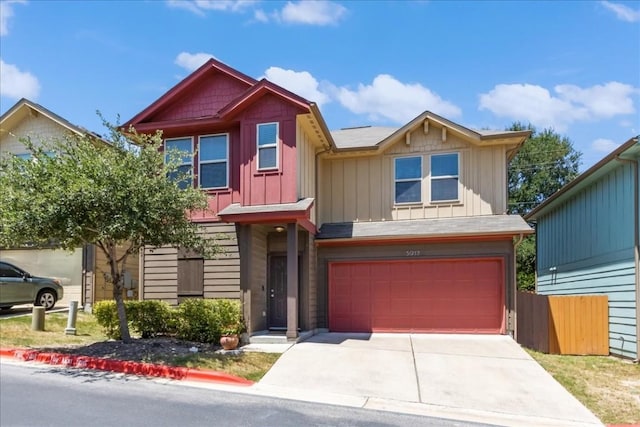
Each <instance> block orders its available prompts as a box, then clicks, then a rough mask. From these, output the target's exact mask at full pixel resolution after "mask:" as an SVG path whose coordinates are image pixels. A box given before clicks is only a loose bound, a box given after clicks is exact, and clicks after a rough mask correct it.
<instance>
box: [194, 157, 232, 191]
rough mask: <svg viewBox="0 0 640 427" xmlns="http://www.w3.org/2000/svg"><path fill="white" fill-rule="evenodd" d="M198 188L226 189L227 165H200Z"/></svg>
mask: <svg viewBox="0 0 640 427" xmlns="http://www.w3.org/2000/svg"><path fill="white" fill-rule="evenodd" d="M200 187H202V188H222V187H227V163H226V162H225V163H207V164H204V165H200Z"/></svg>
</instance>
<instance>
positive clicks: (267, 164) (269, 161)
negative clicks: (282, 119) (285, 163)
mask: <svg viewBox="0 0 640 427" xmlns="http://www.w3.org/2000/svg"><path fill="white" fill-rule="evenodd" d="M257 134H258V138H257V139H258V141H257V146H258V170H260V169H277V168H278V123H261V124H259V125H258V132H257Z"/></svg>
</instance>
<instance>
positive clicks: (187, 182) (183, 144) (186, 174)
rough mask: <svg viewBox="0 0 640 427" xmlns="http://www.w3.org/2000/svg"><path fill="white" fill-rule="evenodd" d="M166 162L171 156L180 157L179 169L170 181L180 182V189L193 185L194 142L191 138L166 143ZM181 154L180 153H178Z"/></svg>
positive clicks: (171, 140) (175, 139)
mask: <svg viewBox="0 0 640 427" xmlns="http://www.w3.org/2000/svg"><path fill="white" fill-rule="evenodd" d="M164 152H165V157H164V158H165V162H168V161H169V159H170V156H172V155H173V156H175V155H178V156H179V157H178V161H179V164H178V168H177V169H176V170H175V171H174V172H172V173H170V174H169V179H171V180H172V181H178V180H179V181H178V187H180V188H183V189H184V188H188V187H191V186H192V185H193V184H192V183H193V177H192V174H193V140H192V139H191V138H173V139H166V140H165V141H164ZM177 152H179V153H177Z"/></svg>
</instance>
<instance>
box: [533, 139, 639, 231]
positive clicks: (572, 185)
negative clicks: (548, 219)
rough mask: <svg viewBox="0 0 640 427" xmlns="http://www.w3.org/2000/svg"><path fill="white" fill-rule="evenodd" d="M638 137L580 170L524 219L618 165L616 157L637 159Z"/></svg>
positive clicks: (544, 211)
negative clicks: (578, 173)
mask: <svg viewBox="0 0 640 427" xmlns="http://www.w3.org/2000/svg"><path fill="white" fill-rule="evenodd" d="M639 139H640V135H637V136H635V137H633V138H631V139H629V140H628V141H627V142H625V143H624V144H622V145H620V146H619V147H618V148H616V149H615V150H613V151H612V152H611V153H609V154H608V155H607V156H605V157H604V158H603V159H602V160H600V161H599V162H598V163H596V164H595V165H593V166H591V167H590V168H589V169H587V170H586V171H584V172H582V173H581V174H580V175H578V176H577V177H576V178H575V179H574V180H573V181H571V182H569V183H568V184H566V185H565V186H563V187H562V188H561V189H559V190H558V191H556V192H555V193H553V194H552V195H551V196H549V197H548V198H547V199H546V200H545V201H544V202H542V203H541V204H539V205H538V206H536V208H535V209H533V210H532V211H531V212H529V213H528V214H527V215H525V217H524V219H525V220H527V221H535V220H537V219H538V218H539V217H541V216H543V215H546V214H547V213H548V212H550V211H551V210H552V209H554V208H555V207H557V206H558V205H560V204H562V203H563V202H564V201H565V200H567V199H568V198H570V197H572V196H573V195H574V194H575V193H577V192H578V191H580V190H582V189H584V188H586V187H588V186H589V185H591V184H592V183H593V182H594V181H596V180H598V179H599V178H600V177H601V176H603V175H605V174H607V173H608V172H610V171H611V170H612V169H614V168H615V167H617V166H618V165H620V164H621V163H620V162H619V161H618V160H617V159H619V158H621V159H624V158H625V157H622V156H629V157H632V158H633V157H635V158H636V159H638V157H640V142H638V140H639ZM627 158H628V157H627Z"/></svg>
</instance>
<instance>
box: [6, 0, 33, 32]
mask: <svg viewBox="0 0 640 427" xmlns="http://www.w3.org/2000/svg"><path fill="white" fill-rule="evenodd" d="M26 3H27V2H26V1H25V0H6V1H0V36H6V35H7V34H9V18H11V17H12V16H13V7H12V5H13V4H26Z"/></svg>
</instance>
